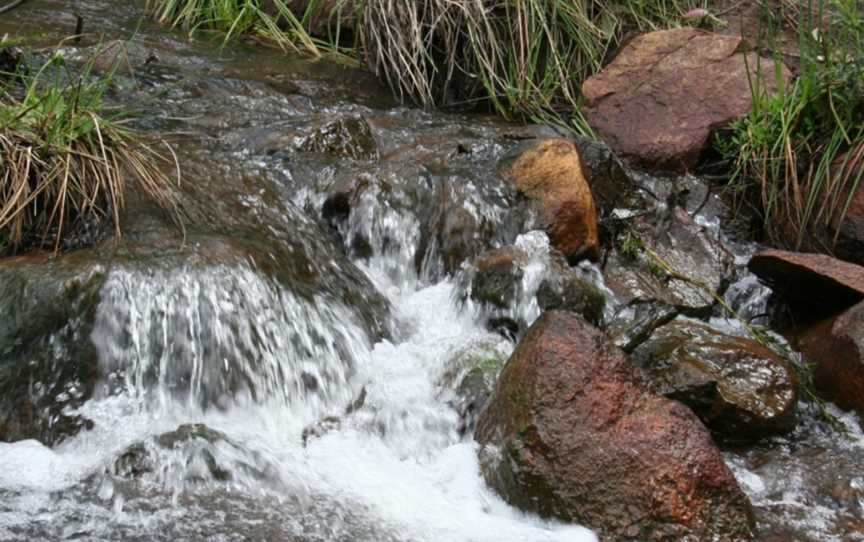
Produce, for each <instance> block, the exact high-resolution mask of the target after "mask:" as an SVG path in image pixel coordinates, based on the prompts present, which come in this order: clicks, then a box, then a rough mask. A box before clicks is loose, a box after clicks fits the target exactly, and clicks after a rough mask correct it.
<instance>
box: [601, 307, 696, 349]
mask: <svg viewBox="0 0 864 542" xmlns="http://www.w3.org/2000/svg"><path fill="white" fill-rule="evenodd" d="M679 313H680V311H679V310H678V309H677V308H676V307H673V306H672V305H669V304H667V303H663V302H662V301H654V300H650V299H649V300H641V299H636V300H634V301H633V302H631V303H630V305H628V306H626V307H624V308H623V309H622V310H621V311H619V312H618V314H616V315H615V318H614V319H613V320H612V322H610V323H609V325H608V327H607V328H606V332H607V333H608V334H609V336H610V337H612V341H613V342H614V343H615V346H617V347H618V348H620V349H621V350H623V351H624V352H626V353H628V354H629V353H630V352H633V350H635V349H636V347H638V346H639V345H641V344H642V343H644V342H645V341H647V340H648V339H649V338H650V337H651V335H652V334H653V333H654V331H655V330H656V329H657V328H659V327H661V326H664V325H666V324H668V323H669V322H671V321H672V320H674V319H675V318H676V317H677V316H678V314H679Z"/></svg>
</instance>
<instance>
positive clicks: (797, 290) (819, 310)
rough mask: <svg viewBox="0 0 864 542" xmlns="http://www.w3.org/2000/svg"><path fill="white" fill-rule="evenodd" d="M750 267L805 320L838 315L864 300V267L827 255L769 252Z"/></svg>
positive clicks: (760, 254)
mask: <svg viewBox="0 0 864 542" xmlns="http://www.w3.org/2000/svg"><path fill="white" fill-rule="evenodd" d="M748 267H749V268H750V271H752V272H753V273H755V274H756V275H757V276H758V277H759V278H761V279H763V280H765V281H766V282H768V283H769V284H770V285H771V286H772V287H773V288H774V290H775V291H777V292H778V293H780V294H781V295H783V297H784V299H786V300H787V301H788V302H789V303H790V305H792V306H793V308H795V309H796V311H797V312H798V315H799V316H800V317H801V318H802V319H804V320H807V319H812V318H815V317H818V316H823V317H824V316H826V315H828V314H836V313H837V312H839V311H841V310H843V309H846V308H849V307H851V306H852V305H854V304H855V303H857V302H859V301H861V300H862V299H864V267H861V266H860V265H855V264H852V263H849V262H844V261H842V260H838V259H837V258H832V257H831V256H826V255H824V254H810V253H802V252H787V251H784V250H765V251H762V252H759V253H758V254H756V255H755V256H753V258H751V259H750V263H749V264H748Z"/></svg>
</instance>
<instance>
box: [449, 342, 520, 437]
mask: <svg viewBox="0 0 864 542" xmlns="http://www.w3.org/2000/svg"><path fill="white" fill-rule="evenodd" d="M505 352H506V350H504V349H502V347H501V343H491V342H481V343H479V344H475V345H471V346H469V347H467V348H465V349H464V350H462V351H460V352H458V353H457V354H456V355H455V356H454V357H453V359H452V360H450V361H449V362H448V363H447V367H448V368H447V371H446V372H445V373H444V376H443V377H442V379H441V380H442V382H441V385H442V386H443V387H444V388H445V389H452V390H454V394H455V398H454V399H453V400H452V401H450V404H451V405H452V406H453V408H454V409H455V410H456V412H458V413H459V419H460V422H459V434H460V435H463V436H464V435H471V434H473V433H474V428H475V427H476V426H477V418H478V416H479V415H480V413H481V412H482V411H483V409H484V408H485V407H486V404H487V403H488V402H489V398H490V397H491V396H492V392H493V390H494V389H495V381H496V380H497V379H498V374H499V373H500V372H501V368H502V367H503V366H504V362H505V361H507V354H506V353H505Z"/></svg>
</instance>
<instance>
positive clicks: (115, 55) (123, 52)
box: [92, 40, 156, 74]
mask: <svg viewBox="0 0 864 542" xmlns="http://www.w3.org/2000/svg"><path fill="white" fill-rule="evenodd" d="M155 60H156V55H155V54H154V53H153V51H152V50H151V49H149V48H147V47H145V46H143V45H141V44H140V43H136V42H134V41H127V40H112V41H109V42H107V43H103V44H100V45H97V46H95V48H94V49H93V57H92V63H93V68H94V69H96V70H98V71H100V72H111V73H124V74H134V73H135V70H136V69H138V68H140V67H142V66H144V65H146V64H149V63H150V62H153V61H155Z"/></svg>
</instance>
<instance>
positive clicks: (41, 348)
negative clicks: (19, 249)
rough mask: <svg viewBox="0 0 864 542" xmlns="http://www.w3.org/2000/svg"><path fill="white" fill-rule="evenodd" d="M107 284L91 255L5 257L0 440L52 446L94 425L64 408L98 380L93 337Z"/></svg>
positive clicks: (0, 303)
mask: <svg viewBox="0 0 864 542" xmlns="http://www.w3.org/2000/svg"><path fill="white" fill-rule="evenodd" d="M104 281H105V268H104V267H103V266H102V265H101V264H100V263H99V262H98V261H88V260H87V259H86V258H74V257H72V258H63V259H60V260H53V261H52V260H51V259H50V258H48V257H44V256H30V257H18V258H11V259H5V260H0V314H2V315H3V317H2V318H0V440H2V441H7V442H9V441H16V440H23V439H31V438H32V439H36V440H39V441H40V442H42V443H43V444H46V445H49V446H50V445H53V444H56V443H58V442H60V441H62V440H63V439H65V438H67V437H69V436H73V435H75V434H76V433H78V431H80V430H81V429H82V428H87V427H89V426H90V425H91V422H90V421H89V420H86V419H83V418H81V417H80V416H77V415H68V414H67V413H66V410H67V409H74V408H77V407H79V406H81V405H82V404H83V403H84V402H85V401H87V400H88V399H89V398H90V397H91V396H92V394H93V391H94V388H95V385H96V381H97V379H98V377H99V361H98V355H97V352H96V349H95V347H94V346H93V344H92V342H91V341H90V332H91V330H92V326H93V321H94V319H95V311H96V306H97V304H98V301H99V290H100V288H101V286H102V284H103V283H104Z"/></svg>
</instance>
